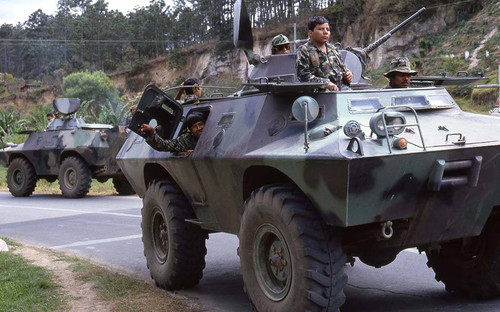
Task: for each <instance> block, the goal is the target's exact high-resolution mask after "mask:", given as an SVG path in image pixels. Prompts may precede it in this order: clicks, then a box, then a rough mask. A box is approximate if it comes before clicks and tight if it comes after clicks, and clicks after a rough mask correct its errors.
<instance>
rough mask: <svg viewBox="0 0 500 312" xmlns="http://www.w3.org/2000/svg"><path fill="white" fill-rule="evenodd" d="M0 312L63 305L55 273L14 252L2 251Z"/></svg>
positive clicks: (42, 308)
mask: <svg viewBox="0 0 500 312" xmlns="http://www.w3.org/2000/svg"><path fill="white" fill-rule="evenodd" d="M0 268H2V271H1V274H0V294H1V295H0V311H55V310H57V309H58V307H60V306H61V304H63V296H62V294H61V293H60V292H59V287H58V286H57V284H55V283H54V282H53V275H52V273H51V272H49V271H48V270H46V269H44V268H40V267H36V266H33V265H30V264H29V263H28V262H27V261H26V260H24V259H23V258H22V257H21V256H17V255H14V254H12V253H11V252H2V253H0Z"/></svg>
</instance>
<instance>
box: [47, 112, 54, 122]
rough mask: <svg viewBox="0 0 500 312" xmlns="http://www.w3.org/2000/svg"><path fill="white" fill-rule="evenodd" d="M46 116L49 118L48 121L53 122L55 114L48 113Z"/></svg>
mask: <svg viewBox="0 0 500 312" xmlns="http://www.w3.org/2000/svg"><path fill="white" fill-rule="evenodd" d="M46 116H47V120H48V121H52V119H54V114H52V113H47V115H46Z"/></svg>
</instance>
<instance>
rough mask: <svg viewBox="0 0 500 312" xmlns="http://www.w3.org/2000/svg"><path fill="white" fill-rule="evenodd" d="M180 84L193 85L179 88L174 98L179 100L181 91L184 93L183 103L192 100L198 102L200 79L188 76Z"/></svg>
mask: <svg viewBox="0 0 500 312" xmlns="http://www.w3.org/2000/svg"><path fill="white" fill-rule="evenodd" d="M181 86H193V87H192V88H180V89H179V92H177V95H176V96H175V100H176V101H179V100H180V99H181V96H182V94H183V93H186V97H185V98H184V101H183V103H190V102H193V103H195V104H198V103H199V102H200V101H199V99H200V97H201V88H200V81H199V80H198V79H196V78H193V77H190V78H188V79H186V80H184V82H183V83H182V84H181Z"/></svg>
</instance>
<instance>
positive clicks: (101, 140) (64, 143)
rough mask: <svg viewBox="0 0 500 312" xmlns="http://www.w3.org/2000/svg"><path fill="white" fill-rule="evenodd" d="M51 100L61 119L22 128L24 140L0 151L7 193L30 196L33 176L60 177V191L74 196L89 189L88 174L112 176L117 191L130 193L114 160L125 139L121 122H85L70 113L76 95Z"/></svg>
mask: <svg viewBox="0 0 500 312" xmlns="http://www.w3.org/2000/svg"><path fill="white" fill-rule="evenodd" d="M53 105H54V109H55V110H56V111H58V112H60V113H61V114H62V115H63V117H62V118H57V119H54V120H52V122H51V123H50V124H49V125H48V127H47V129H46V130H45V131H41V132H40V131H24V132H25V133H28V134H29V136H28V138H27V140H26V142H24V143H23V144H19V145H17V144H13V145H10V146H7V147H5V148H3V149H1V150H0V165H3V166H8V169H7V185H8V187H9V191H10V193H11V194H12V195H14V196H29V195H31V194H32V193H33V191H34V189H35V186H36V182H37V180H39V179H46V180H47V181H50V182H53V181H55V180H56V179H59V187H60V189H61V192H62V195H63V196H64V197H69V198H78V197H83V196H85V195H86V194H87V193H88V191H89V189H90V183H91V181H92V178H96V179H97V180H98V181H100V182H105V181H106V180H107V179H109V178H112V179H113V184H114V186H115V189H116V191H117V192H118V194H120V195H131V194H134V193H135V192H134V190H133V189H132V187H131V186H130V184H129V183H128V181H127V180H126V179H125V177H124V175H123V173H122V172H121V170H120V168H119V167H118V164H117V163H116V160H115V156H116V154H117V153H118V151H119V150H120V148H121V146H122V144H123V143H124V142H125V140H126V138H127V133H126V131H125V130H126V129H125V127H124V126H111V125H104V124H86V123H85V122H84V121H83V120H82V119H80V118H73V117H71V115H72V114H73V113H75V112H76V111H77V110H78V108H79V107H80V100H79V99H55V100H54V102H53Z"/></svg>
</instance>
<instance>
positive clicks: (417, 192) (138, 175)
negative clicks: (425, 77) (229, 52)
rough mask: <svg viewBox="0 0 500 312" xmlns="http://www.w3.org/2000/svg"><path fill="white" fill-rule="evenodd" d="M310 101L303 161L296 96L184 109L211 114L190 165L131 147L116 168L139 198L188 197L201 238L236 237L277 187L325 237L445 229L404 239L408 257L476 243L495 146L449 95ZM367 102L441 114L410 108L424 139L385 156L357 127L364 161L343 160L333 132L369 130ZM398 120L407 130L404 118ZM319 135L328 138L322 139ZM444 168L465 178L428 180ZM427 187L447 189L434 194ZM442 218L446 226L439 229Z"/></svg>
mask: <svg viewBox="0 0 500 312" xmlns="http://www.w3.org/2000/svg"><path fill="white" fill-rule="evenodd" d="M310 96H311V97H313V98H314V99H315V100H316V101H317V102H318V104H319V107H320V115H319V117H318V118H317V119H316V120H315V121H314V122H312V123H310V124H309V129H310V130H309V134H308V135H309V137H310V143H309V144H310V148H309V149H308V151H307V152H305V150H304V129H303V128H304V125H303V123H301V122H299V121H297V120H294V118H293V116H292V113H291V105H292V103H293V102H294V100H295V99H296V98H297V95H293V94H272V93H261V94H254V95H248V96H242V97H239V98H234V99H230V100H217V101H208V102H204V103H202V104H200V105H198V106H196V107H193V106H186V107H184V113H187V112H188V111H190V110H192V109H195V110H202V111H206V110H208V111H209V115H208V120H207V123H206V126H205V129H204V132H203V134H202V136H201V138H200V140H199V142H198V145H197V147H196V149H195V151H194V153H193V154H192V155H191V156H190V157H189V158H185V157H184V156H183V155H176V154H172V153H166V152H158V151H155V150H154V149H152V148H151V147H149V146H148V145H147V144H146V143H145V141H144V140H143V139H142V138H141V137H139V136H136V135H133V136H131V137H130V138H129V140H128V141H127V143H126V144H125V145H124V147H123V148H122V150H121V152H120V153H119V155H118V161H119V163H120V165H121V167H122V169H123V171H124V173H125V175H127V177H128V178H129V180H130V181H131V183H133V185H134V188H135V189H136V191H137V192H138V194H139V195H140V196H144V194H145V191H146V186H147V185H148V183H149V182H151V181H152V180H153V179H156V178H159V177H171V178H172V179H173V180H174V181H175V182H176V183H177V184H178V185H179V186H180V188H181V189H182V190H183V191H184V193H185V194H186V196H187V197H188V199H189V201H190V203H191V204H192V205H193V207H194V209H195V212H196V215H197V217H198V221H199V222H200V224H201V225H202V226H203V227H204V228H206V229H209V230H214V231H225V232H229V233H235V234H236V233H237V232H238V230H239V221H240V217H241V213H242V211H243V204H244V201H245V199H246V198H248V196H249V195H250V193H251V191H252V190H254V189H256V188H258V187H260V186H262V185H266V184H271V183H276V182H291V183H293V184H295V185H297V186H298V187H299V188H300V189H301V190H302V191H303V192H304V194H305V195H306V196H307V197H308V198H309V199H310V200H311V201H312V202H313V204H314V206H315V208H316V209H317V210H318V211H319V212H320V213H321V215H322V216H323V218H324V220H325V221H326V222H327V223H328V224H330V225H334V226H340V227H354V226H359V225H365V224H370V223H379V222H382V221H386V220H403V219H411V218H416V217H417V216H420V218H424V217H425V218H426V220H419V227H422V226H423V223H425V222H429V225H432V224H436V223H443V224H444V225H446V226H443V227H439V228H440V231H441V233H439V234H432V232H429V231H425V230H424V232H425V234H426V235H424V237H422V235H416V234H415V235H413V234H412V235H413V236H416V237H414V238H411V237H408V239H407V240H406V243H410V242H411V244H414V245H417V244H423V243H429V242H431V241H433V240H437V241H439V240H449V239H453V238H457V237H459V236H460V235H464V236H472V235H478V234H479V233H480V231H481V229H482V226H483V225H484V223H485V221H486V219H487V216H488V215H489V213H490V211H491V209H492V207H493V206H495V205H498V204H500V196H499V195H498V194H497V192H495V190H496V187H497V186H500V179H499V177H500V176H499V168H500V166H498V162H499V161H500V159H499V158H498V155H497V152H496V151H497V150H498V146H499V141H498V140H497V138H496V136H495V133H496V131H498V130H500V129H497V128H499V126H498V125H496V123H495V122H494V120H492V119H491V118H490V117H488V116H478V115H473V114H467V113H464V112H462V111H460V109H459V108H458V107H457V106H456V104H455V102H454V101H453V99H452V98H451V97H450V96H449V95H448V94H447V92H446V90H444V89H439V88H422V89H408V90H401V91H395V90H377V91H370V92H368V95H367V91H348V92H339V93H318V94H310ZM367 96H369V97H370V99H372V101H373V99H378V101H379V102H380V103H389V106H390V105H391V103H393V101H394V99H396V98H398V99H400V98H418V97H423V98H431V99H433V98H434V99H438V100H439V101H440V106H434V107H431V105H432V104H429V106H428V107H422V106H418V107H417V110H416V112H417V115H418V117H419V125H420V127H421V129H422V130H421V132H422V137H420V135H419V131H418V129H417V127H408V128H407V129H408V130H407V132H404V133H402V134H400V135H399V137H405V138H406V139H407V141H408V147H407V149H404V150H395V149H392V150H390V149H389V147H388V144H387V141H386V139H385V138H378V137H377V136H376V135H373V134H372V135H371V137H370V129H369V128H368V127H363V128H364V129H363V130H365V132H366V133H365V139H363V140H360V141H359V142H360V144H361V148H362V150H363V153H362V155H361V154H359V153H356V152H353V151H351V150H349V148H348V145H349V144H350V142H351V140H352V139H351V138H350V137H347V136H346V135H345V134H344V132H343V131H342V130H339V129H337V128H338V126H339V125H343V124H345V123H346V122H348V121H349V120H357V121H358V122H359V123H360V124H361V125H368V124H369V122H370V117H371V116H372V115H373V114H374V113H375V111H376V110H377V109H376V108H373V107H368V108H367V107H366V106H364V105H365V104H366V103H357V102H356V101H357V100H360V101H364V99H366V98H367ZM443 103H445V104H444V105H443ZM357 105H359V106H357ZM403 114H404V115H406V116H407V119H411V118H413V116H412V113H410V112H403ZM485 124H488V131H485V130H484V129H485ZM464 125H467V127H464ZM180 128H181V127H180V126H179V129H180ZM325 128H327V129H336V131H333V132H332V133H330V134H325ZM410 129H413V130H410ZM440 129H441V130H440ZM457 133H460V134H461V135H462V136H463V137H465V138H466V140H465V142H463V143H460V142H459V143H457V142H455V141H456V139H457V138H458V137H459V135H458V134H457ZM450 134H451V135H450ZM422 140H423V142H424V145H425V149H424V146H423V145H422ZM391 143H392V141H391ZM478 158H480V159H481V164H480V165H478V167H477V168H476V167H474V166H473V162H474V161H476V159H478ZM440 161H441V162H445V163H446V164H448V165H447V166H450V165H449V164H453V163H459V162H461V161H465V162H468V163H469V167H468V168H462V169H457V170H448V171H447V172H445V173H444V176H441V177H439V179H440V180H439V181H437V180H436V178H434V177H433V174H434V172H435V170H437V169H435V168H436V166H439V162H440ZM473 167H474V168H473ZM474 170H476V172H474V173H473V171H474ZM472 174H475V177H476V178H477V181H476V182H477V183H476V185H474V186H472V183H473V181H469V179H470V178H469V176H471V175H472ZM430 180H432V181H430ZM434 180H436V181H434ZM443 181H444V182H443ZM446 181H455V182H456V183H455V182H454V183H451V182H450V183H449V184H446V183H447V182H446ZM457 181H459V182H457ZM432 183H434V184H436V183H437V184H440V183H442V184H443V183H444V184H446V185H445V186H443V188H442V189H440V190H433V189H432V185H433V184H432ZM221 194H224V195H223V196H221ZM438 211H439V213H438V216H439V218H434V217H432V212H434V213H437V212H438ZM447 212H448V213H452V215H448V217H446V215H447ZM439 219H442V220H441V221H438V220H439ZM465 223H466V224H467V226H465ZM413 231H417V229H414V230H413ZM417 237H418V238H417Z"/></svg>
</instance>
